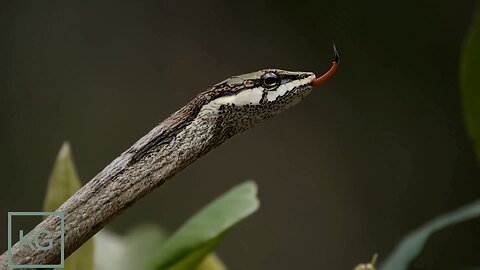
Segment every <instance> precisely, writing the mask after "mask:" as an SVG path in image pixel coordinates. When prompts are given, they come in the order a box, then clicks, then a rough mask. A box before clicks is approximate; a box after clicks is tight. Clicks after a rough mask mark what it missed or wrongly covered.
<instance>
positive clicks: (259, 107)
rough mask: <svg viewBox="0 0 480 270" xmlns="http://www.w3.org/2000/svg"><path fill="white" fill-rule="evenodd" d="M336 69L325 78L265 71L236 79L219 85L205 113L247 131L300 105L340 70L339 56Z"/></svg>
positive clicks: (223, 123) (336, 57) (210, 92)
mask: <svg viewBox="0 0 480 270" xmlns="http://www.w3.org/2000/svg"><path fill="white" fill-rule="evenodd" d="M334 52H335V58H334V61H333V65H332V67H331V68H330V69H329V70H328V71H327V72H326V73H325V74H323V75H322V76H319V77H316V76H315V74H314V73H312V72H294V71H286V70H281V69H264V70H260V71H257V72H252V73H248V74H243V75H238V76H232V77H230V78H228V79H226V80H224V81H222V82H220V83H218V84H216V85H215V86H214V87H213V88H212V89H210V90H209V91H208V92H206V93H204V94H206V96H207V100H208V103H207V104H206V105H205V109H206V111H208V112H214V114H216V115H217V116H219V117H218V121H217V123H220V124H221V125H225V126H236V127H238V128H240V129H242V130H243V129H247V128H249V127H251V126H253V125H254V124H256V123H259V122H261V121H262V120H264V119H266V118H270V117H272V116H273V115H276V114H278V113H280V112H282V111H284V110H286V109H287V108H290V107H291V106H293V105H295V104H297V103H298V102H299V101H300V100H302V99H303V98H304V97H305V96H307V95H308V94H309V93H310V92H311V90H312V87H313V86H316V85H319V84H321V83H322V82H324V81H325V80H326V79H328V78H329V77H330V76H332V75H333V73H334V72H335V70H336V69H337V67H338V63H339V59H338V53H337V51H336V49H335V47H334Z"/></svg>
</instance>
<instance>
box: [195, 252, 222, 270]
mask: <svg viewBox="0 0 480 270" xmlns="http://www.w3.org/2000/svg"><path fill="white" fill-rule="evenodd" d="M196 270H227V267H225V265H224V264H223V262H222V261H221V260H220V258H218V256H217V254H215V253H211V254H210V255H208V256H207V257H206V258H205V259H204V260H203V262H202V263H200V265H199V266H198V267H197V268H196Z"/></svg>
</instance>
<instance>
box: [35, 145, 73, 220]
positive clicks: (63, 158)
mask: <svg viewBox="0 0 480 270" xmlns="http://www.w3.org/2000/svg"><path fill="white" fill-rule="evenodd" d="M81 185H82V184H81V183H80V178H79V177H78V174H77V170H76V168H75V164H74V161H73V156H72V151H71V149H70V144H69V143H68V142H64V143H63V145H62V148H60V151H59V152H58V155H57V159H56V160H55V163H54V164H53V169H52V172H51V174H50V178H49V180H48V186H47V195H46V196H45V200H44V202H43V210H44V211H46V212H53V211H55V210H56V209H57V208H58V207H59V206H60V205H62V204H63V203H64V202H65V201H66V200H67V199H68V198H70V196H72V195H73V194H74V193H75V192H76V191H77V190H78V189H79V188H80V186H81Z"/></svg>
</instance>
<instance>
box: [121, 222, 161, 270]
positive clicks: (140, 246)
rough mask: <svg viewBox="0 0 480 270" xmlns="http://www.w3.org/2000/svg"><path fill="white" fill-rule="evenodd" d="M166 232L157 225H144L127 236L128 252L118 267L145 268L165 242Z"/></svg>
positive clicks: (129, 268)
mask: <svg viewBox="0 0 480 270" xmlns="http://www.w3.org/2000/svg"><path fill="white" fill-rule="evenodd" d="M166 238H167V234H166V232H165V231H164V230H163V229H161V228H160V227H158V226H156V225H150V224H147V225H142V226H139V227H136V228H135V229H133V230H130V231H129V233H128V234H127V236H126V237H125V245H126V247H127V248H126V252H125V255H124V256H122V258H121V259H120V261H121V264H120V265H119V268H117V269H125V270H131V269H145V268H146V267H147V266H148V265H149V263H150V262H151V260H152V258H154V257H155V255H156V253H157V252H158V250H159V249H160V248H161V247H162V245H163V244H164V243H165V240H166Z"/></svg>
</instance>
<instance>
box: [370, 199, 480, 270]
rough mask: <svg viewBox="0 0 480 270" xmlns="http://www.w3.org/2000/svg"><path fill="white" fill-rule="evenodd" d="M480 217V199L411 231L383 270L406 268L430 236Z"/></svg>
mask: <svg viewBox="0 0 480 270" xmlns="http://www.w3.org/2000/svg"><path fill="white" fill-rule="evenodd" d="M476 217H480V200H479V201H476V202H474V203H472V204H469V205H467V206H464V207H462V208H460V209H458V210H456V211H454V212H451V213H448V214H444V215H442V216H439V217H437V218H435V219H434V220H432V221H430V222H428V223H427V224H425V225H423V226H422V227H420V228H418V229H416V230H415V231H413V232H411V233H409V234H408V235H407V236H406V237H405V238H404V239H403V240H402V241H401V242H400V243H399V245H398V246H397V247H396V248H395V250H394V251H393V253H392V254H391V255H390V256H389V257H388V258H387V260H386V261H385V262H383V264H382V266H381V267H380V268H379V269H381V270H405V269H407V268H408V266H409V265H410V263H411V262H412V261H413V260H414V259H415V258H416V257H417V256H418V254H419V253H420V252H421V251H422V248H423V246H424V245H425V243H426V242H427V240H428V238H429V237H430V236H431V235H432V234H433V233H435V232H437V231H439V230H441V229H444V228H446V227H448V226H452V225H454V224H457V223H460V222H463V221H467V220H470V219H473V218H476Z"/></svg>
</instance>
